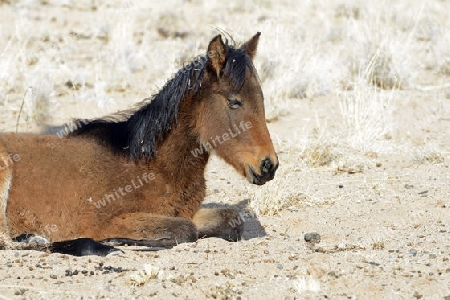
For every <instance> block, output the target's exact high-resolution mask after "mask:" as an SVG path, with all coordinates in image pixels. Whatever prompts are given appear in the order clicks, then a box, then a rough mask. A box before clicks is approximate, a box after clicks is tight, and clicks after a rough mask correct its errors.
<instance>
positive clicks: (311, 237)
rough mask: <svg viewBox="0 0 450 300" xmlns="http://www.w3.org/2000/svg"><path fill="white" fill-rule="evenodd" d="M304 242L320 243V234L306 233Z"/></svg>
mask: <svg viewBox="0 0 450 300" xmlns="http://www.w3.org/2000/svg"><path fill="white" fill-rule="evenodd" d="M305 241H306V242H308V243H312V244H318V243H320V234H318V233H317V232H308V233H306V234H305Z"/></svg>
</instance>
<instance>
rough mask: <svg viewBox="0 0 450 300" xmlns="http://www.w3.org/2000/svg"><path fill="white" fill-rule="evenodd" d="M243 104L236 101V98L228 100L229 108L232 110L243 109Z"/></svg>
mask: <svg viewBox="0 0 450 300" xmlns="http://www.w3.org/2000/svg"><path fill="white" fill-rule="evenodd" d="M242 105H243V104H242V102H241V101H239V100H237V99H234V98H229V99H228V106H229V107H230V108H232V109H236V108H239V107H241V106H242Z"/></svg>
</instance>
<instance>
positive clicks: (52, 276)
mask: <svg viewBox="0 0 450 300" xmlns="http://www.w3.org/2000/svg"><path fill="white" fill-rule="evenodd" d="M50 278H51V279H57V278H58V276H56V275H50Z"/></svg>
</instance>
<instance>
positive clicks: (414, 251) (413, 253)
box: [409, 249, 417, 256]
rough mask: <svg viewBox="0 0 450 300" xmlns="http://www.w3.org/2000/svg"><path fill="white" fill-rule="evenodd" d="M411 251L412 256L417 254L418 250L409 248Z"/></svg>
mask: <svg viewBox="0 0 450 300" xmlns="http://www.w3.org/2000/svg"><path fill="white" fill-rule="evenodd" d="M409 253H411V254H412V256H416V255H417V250H416V249H411V250H409Z"/></svg>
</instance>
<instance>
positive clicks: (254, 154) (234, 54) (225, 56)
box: [195, 33, 278, 185]
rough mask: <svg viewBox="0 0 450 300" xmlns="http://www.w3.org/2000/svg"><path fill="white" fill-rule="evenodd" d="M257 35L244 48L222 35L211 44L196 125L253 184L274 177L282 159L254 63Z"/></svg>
mask: <svg viewBox="0 0 450 300" xmlns="http://www.w3.org/2000/svg"><path fill="white" fill-rule="evenodd" d="M259 36H260V33H257V34H256V35H255V36H254V37H252V38H251V39H250V40H249V41H248V42H246V43H245V44H244V45H242V47H240V48H234V47H232V46H229V45H227V44H225V43H224V42H223V41H222V38H221V37H220V35H219V36H216V37H215V38H214V39H213V40H212V41H211V42H210V44H209V46H208V54H207V58H208V62H207V65H206V67H205V72H204V74H203V76H204V77H203V80H202V89H201V90H200V94H199V98H198V99H200V103H199V106H198V107H199V111H198V115H197V117H198V118H197V121H196V124H195V126H196V127H197V130H198V131H199V134H200V142H201V143H202V144H203V146H204V147H205V148H209V150H213V151H215V152H216V154H218V155H219V156H220V157H222V158H223V159H224V160H225V161H226V162H228V163H229V164H231V165H232V166H233V167H234V168H235V169H236V170H237V171H238V172H239V173H241V174H242V175H244V176H245V177H246V178H247V179H248V180H249V181H250V182H251V183H254V184H258V185H261V184H264V183H265V182H267V181H269V180H272V179H273V177H274V175H275V171H276V169H277V168H278V158H277V155H276V153H275V150H274V148H273V144H272V141H271V139H270V135H269V131H268V130H267V126H266V121H265V112H264V96H263V93H262V90H261V85H260V81H259V78H258V75H257V72H256V70H255V68H254V66H253V62H252V60H253V58H254V56H255V54H256V48H257V45H258V39H259Z"/></svg>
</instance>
